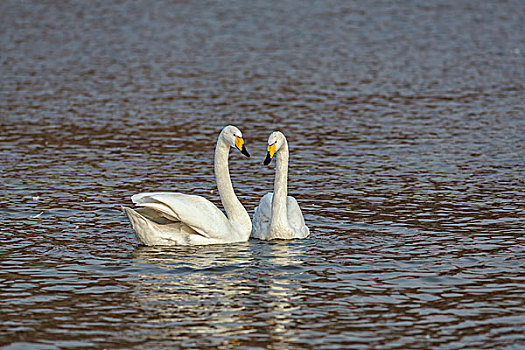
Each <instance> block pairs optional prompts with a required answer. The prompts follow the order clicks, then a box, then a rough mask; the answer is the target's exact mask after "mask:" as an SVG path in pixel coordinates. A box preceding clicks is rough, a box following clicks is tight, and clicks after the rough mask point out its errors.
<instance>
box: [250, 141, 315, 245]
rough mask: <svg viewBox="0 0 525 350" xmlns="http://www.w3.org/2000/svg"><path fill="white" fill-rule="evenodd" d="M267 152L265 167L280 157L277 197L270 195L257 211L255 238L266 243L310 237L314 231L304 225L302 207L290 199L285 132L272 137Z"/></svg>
mask: <svg viewBox="0 0 525 350" xmlns="http://www.w3.org/2000/svg"><path fill="white" fill-rule="evenodd" d="M267 151H268V153H267V154H266V159H265V160H264V165H268V164H270V162H271V161H272V158H273V156H274V155H275V154H276V155H277V156H276V158H277V169H276V174H275V182H274V192H275V193H272V192H268V193H267V194H266V195H264V197H262V198H261V201H260V202H259V206H258V207H256V208H255V213H254V214H253V228H252V237H254V238H258V239H263V240H270V239H293V238H305V237H308V235H309V234H310V230H309V229H308V227H307V226H306V225H305V223H304V217H303V214H302V212H301V208H299V204H298V203H297V201H296V200H295V198H294V197H291V196H287V191H288V189H287V182H288V180H287V177H288V142H287V141H286V137H285V136H284V134H283V133H282V132H279V131H274V132H272V133H271V135H270V137H269V138H268V147H267Z"/></svg>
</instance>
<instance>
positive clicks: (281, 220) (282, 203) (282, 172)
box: [272, 140, 289, 225]
mask: <svg viewBox="0 0 525 350" xmlns="http://www.w3.org/2000/svg"><path fill="white" fill-rule="evenodd" d="M288 153H289V152H288V143H287V142H286V140H285V141H284V144H283V145H282V146H281V148H280V149H279V150H278V151H277V154H276V158H277V159H276V161H277V165H276V172H275V181H274V194H273V201H272V225H285V224H287V222H288V215H287V205H286V201H287V197H288Z"/></svg>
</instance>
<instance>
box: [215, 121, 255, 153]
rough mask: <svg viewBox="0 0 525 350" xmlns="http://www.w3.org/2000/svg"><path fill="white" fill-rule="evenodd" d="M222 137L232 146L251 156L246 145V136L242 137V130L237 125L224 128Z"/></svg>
mask: <svg viewBox="0 0 525 350" xmlns="http://www.w3.org/2000/svg"><path fill="white" fill-rule="evenodd" d="M221 137H222V139H223V140H224V142H226V144H227V145H229V146H230V147H235V148H237V149H238V150H239V151H241V153H242V154H244V155H245V156H246V157H249V156H250V153H248V150H247V149H246V146H245V145H244V138H243V137H242V132H241V130H239V129H238V128H237V127H235V126H233V125H228V126H226V127H225V128H224V129H222V132H221Z"/></svg>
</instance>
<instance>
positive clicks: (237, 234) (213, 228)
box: [122, 125, 252, 245]
mask: <svg viewBox="0 0 525 350" xmlns="http://www.w3.org/2000/svg"><path fill="white" fill-rule="evenodd" d="M230 147H236V148H237V149H238V150H240V151H241V152H242V153H243V154H244V155H246V156H248V157H249V156H250V155H249V154H248V151H247V150H246V147H245V146H244V139H243V138H242V133H241V131H240V130H239V129H237V128H236V127H235V126H231V125H229V126H226V127H225V128H224V129H222V131H221V133H220V135H219V139H218V140H217V146H216V147H215V178H216V181H217V188H218V189H219V195H220V197H221V201H222V205H223V207H224V209H225V211H226V214H227V215H228V217H226V215H224V213H223V212H222V211H221V210H219V209H218V208H217V207H216V206H215V205H214V204H213V203H212V202H210V201H209V200H207V199H205V198H203V197H200V196H195V195H187V194H182V193H177V192H151V193H139V194H136V195H134V196H132V197H131V200H132V201H133V203H135V208H133V209H132V208H129V207H122V209H123V211H124V213H126V215H127V216H128V218H129V221H130V222H131V226H132V228H133V231H134V232H135V236H136V237H137V239H138V240H139V242H140V243H142V244H144V245H203V244H219V243H233V242H245V241H247V240H248V239H249V238H250V231H251V229H252V223H251V220H250V216H249V215H248V213H247V212H246V209H244V207H243V206H242V204H241V202H239V200H238V199H237V196H236V195H235V193H234V191H233V186H232V183H231V179H230V172H229V170H228V155H229V152H230Z"/></svg>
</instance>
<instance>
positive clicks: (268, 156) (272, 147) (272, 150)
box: [264, 142, 275, 165]
mask: <svg viewBox="0 0 525 350" xmlns="http://www.w3.org/2000/svg"><path fill="white" fill-rule="evenodd" d="M267 150H268V153H266V159H264V165H268V164H270V162H271V161H272V158H273V155H274V154H275V142H274V143H273V144H271V145H268V148H267Z"/></svg>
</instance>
